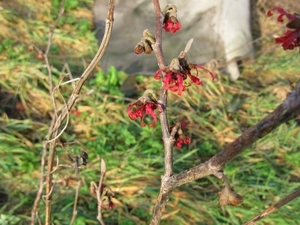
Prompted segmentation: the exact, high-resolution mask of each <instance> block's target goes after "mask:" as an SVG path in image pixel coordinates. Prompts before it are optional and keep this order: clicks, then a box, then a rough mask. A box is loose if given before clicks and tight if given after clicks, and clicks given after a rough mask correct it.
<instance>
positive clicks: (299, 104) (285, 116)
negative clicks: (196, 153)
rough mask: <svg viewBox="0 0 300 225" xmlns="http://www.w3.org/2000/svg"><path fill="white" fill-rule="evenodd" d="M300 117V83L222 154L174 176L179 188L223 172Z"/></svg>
mask: <svg viewBox="0 0 300 225" xmlns="http://www.w3.org/2000/svg"><path fill="white" fill-rule="evenodd" d="M299 115H300V81H298V83H297V85H296V87H295V89H294V91H293V92H292V93H289V94H288V96H287V98H286V99H285V100H284V101H283V103H282V104H281V105H279V106H278V107H277V108H276V109H275V110H274V111H273V112H272V113H270V114H269V115H268V116H266V117H265V118H264V119H262V120H261V121H260V122H259V123H257V124H256V125H255V126H253V127H251V128H249V129H248V130H246V131H245V132H244V133H243V134H242V135H241V136H240V137H238V138H237V139H236V140H234V141H233V142H232V143H231V144H229V145H228V146H227V147H225V148H224V149H223V150H222V151H221V152H219V153H218V154H216V155H215V156H214V157H212V158H211V159H210V160H209V161H207V162H205V163H202V164H200V165H198V166H195V167H193V168H191V169H189V170H185V171H183V172H181V173H180V174H178V175H176V176H174V178H175V180H176V181H177V182H178V183H177V186H180V185H182V184H185V183H187V182H190V181H193V180H197V179H199V178H202V177H204V176H206V175H208V174H214V173H215V172H216V171H218V170H222V169H223V167H224V165H225V164H226V163H227V162H228V161H230V160H232V159H233V158H234V157H235V156H237V155H238V154H240V153H241V152H242V151H244V150H245V149H246V148H247V147H248V146H250V145H251V144H253V143H255V142H256V141H257V140H258V139H260V138H262V137H264V136H265V135H267V134H268V133H270V132H271V131H272V130H274V129H276V128H277V127H278V126H279V125H280V124H282V123H285V122H287V121H289V120H290V119H293V118H295V117H297V116H299Z"/></svg>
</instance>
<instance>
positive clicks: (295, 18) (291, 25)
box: [267, 6, 300, 50]
mask: <svg viewBox="0 0 300 225" xmlns="http://www.w3.org/2000/svg"><path fill="white" fill-rule="evenodd" d="M272 11H277V12H278V13H279V16H278V18H277V21H278V22H281V23H282V22H283V17H284V16H286V17H287V18H288V20H289V22H288V23H287V24H286V27H287V28H288V30H287V31H286V32H285V34H284V35H283V36H282V37H278V38H275V42H276V44H281V45H282V47H283V49H284V50H287V49H294V48H295V47H298V46H300V16H299V15H297V14H295V15H292V14H290V13H287V12H286V11H284V9H282V8H280V7H277V6H276V7H274V8H273V9H271V10H270V11H268V13H267V15H268V16H269V17H270V16H272V15H273V14H272Z"/></svg>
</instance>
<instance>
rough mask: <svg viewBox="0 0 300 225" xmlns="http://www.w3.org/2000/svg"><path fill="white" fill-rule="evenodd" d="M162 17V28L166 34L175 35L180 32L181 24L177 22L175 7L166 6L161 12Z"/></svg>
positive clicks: (171, 5)
mask: <svg viewBox="0 0 300 225" xmlns="http://www.w3.org/2000/svg"><path fill="white" fill-rule="evenodd" d="M162 14H163V15H164V21H163V28H164V29H165V30H166V31H167V32H171V33H175V32H176V31H178V30H180V28H181V23H180V22H179V21H178V20H177V7H176V6H175V5H173V4H168V5H167V6H166V7H165V8H164V10H163V11H162Z"/></svg>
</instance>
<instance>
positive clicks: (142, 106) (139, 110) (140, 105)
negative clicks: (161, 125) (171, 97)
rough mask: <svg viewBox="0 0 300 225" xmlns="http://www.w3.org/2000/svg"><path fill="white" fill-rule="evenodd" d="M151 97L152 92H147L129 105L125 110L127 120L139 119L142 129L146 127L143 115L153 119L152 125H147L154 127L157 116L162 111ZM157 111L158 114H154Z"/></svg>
mask: <svg viewBox="0 0 300 225" xmlns="http://www.w3.org/2000/svg"><path fill="white" fill-rule="evenodd" d="M153 96H154V94H153V91H152V90H147V91H145V93H144V95H143V96H142V97H140V98H139V99H138V100H137V101H135V102H134V103H132V104H130V105H129V106H128V108H127V113H128V116H129V118H130V119H131V120H136V119H137V118H140V123H141V126H142V127H144V126H146V124H145V123H143V119H144V117H145V115H150V116H151V117H152V118H153V123H151V124H149V126H150V127H153V126H155V125H156V122H157V116H158V114H159V113H161V112H162V111H163V109H162V107H161V105H160V104H159V103H158V102H157V101H156V100H155V99H154V98H153ZM157 110H158V111H159V112H158V113H156V112H155V111H157Z"/></svg>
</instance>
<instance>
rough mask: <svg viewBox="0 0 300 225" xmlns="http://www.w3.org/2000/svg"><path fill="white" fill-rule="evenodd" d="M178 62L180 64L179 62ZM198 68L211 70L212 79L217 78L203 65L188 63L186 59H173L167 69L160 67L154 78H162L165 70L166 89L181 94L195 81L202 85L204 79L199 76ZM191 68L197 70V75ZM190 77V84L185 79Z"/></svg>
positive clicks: (164, 81)
mask: <svg viewBox="0 0 300 225" xmlns="http://www.w3.org/2000/svg"><path fill="white" fill-rule="evenodd" d="M177 63H178V64H177ZM174 68H180V70H177V69H174ZM198 69H202V70H205V71H207V72H209V74H210V75H211V77H212V80H214V79H215V76H214V74H213V73H212V72H210V71H209V70H207V69H205V68H204V67H203V66H201V65H197V64H192V63H188V62H187V61H186V60H185V59H180V60H178V59H173V60H172V62H171V64H170V66H169V67H167V68H165V69H159V70H157V71H156V72H155V74H154V79H156V80H159V79H161V77H160V75H159V74H160V73H161V72H165V76H164V77H163V83H164V88H165V90H170V91H172V92H177V93H178V95H180V96H181V94H182V92H183V91H184V90H186V88H187V87H188V86H190V85H191V84H192V83H195V84H197V85H201V84H202V81H201V80H200V78H199V77H197V76H198ZM191 70H195V71H196V75H193V74H192V73H191ZM188 77H189V78H190V83H189V84H184V82H183V81H184V80H186V79H187V78H188Z"/></svg>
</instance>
